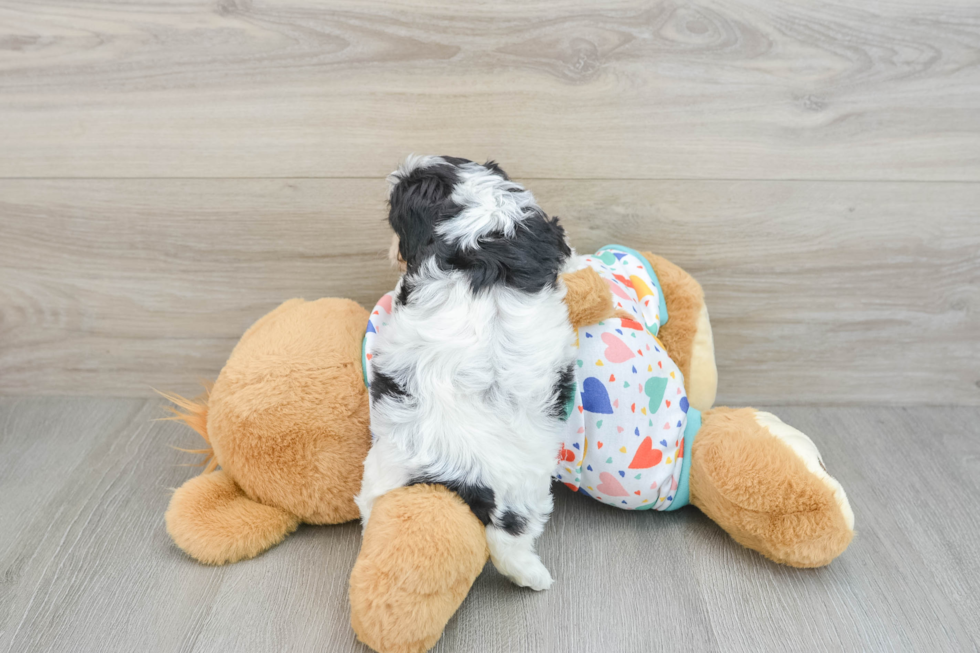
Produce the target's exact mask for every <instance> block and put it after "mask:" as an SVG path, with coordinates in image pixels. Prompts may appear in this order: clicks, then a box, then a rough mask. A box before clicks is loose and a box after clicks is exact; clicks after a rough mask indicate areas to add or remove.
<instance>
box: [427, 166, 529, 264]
mask: <svg viewBox="0 0 980 653" xmlns="http://www.w3.org/2000/svg"><path fill="white" fill-rule="evenodd" d="M456 174H457V176H458V177H459V183H457V184H456V186H455V188H454V189H453V194H452V200H453V202H455V203H456V204H458V205H460V206H461V207H463V210H462V211H460V213H459V215H457V216H456V217H454V218H453V219H452V220H447V221H446V222H444V223H443V224H441V225H439V227H438V228H437V229H436V233H438V234H439V235H440V236H442V237H443V238H444V239H445V240H446V241H447V242H450V243H455V244H458V245H459V246H460V247H462V248H464V249H466V248H469V249H476V247H477V241H478V240H479V239H480V238H481V237H482V236H485V235H487V234H490V233H494V232H501V233H503V234H504V236H506V237H508V238H509V237H511V236H513V235H514V230H515V229H516V228H517V225H518V224H520V222H521V221H522V220H523V219H524V217H525V216H526V215H527V214H528V211H529V210H530V209H532V208H536V206H537V205H536V204H535V203H534V196H533V195H531V193H530V191H527V190H524V188H523V187H522V186H521V185H520V184H516V183H514V182H512V181H508V180H506V179H504V178H503V177H501V176H500V175H499V174H496V173H494V172H493V171H491V170H488V169H487V168H484V167H483V166H481V165H480V164H478V163H466V164H463V165H461V166H459V167H458V168H457V169H456Z"/></svg>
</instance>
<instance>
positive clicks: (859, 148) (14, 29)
mask: <svg viewBox="0 0 980 653" xmlns="http://www.w3.org/2000/svg"><path fill="white" fill-rule="evenodd" d="M978 49H980V7H978V5H977V3H976V2H974V1H971V0H934V1H930V2H928V3H922V2H918V3H916V2H906V1H904V0H886V1H882V2H874V3H853V2H844V1H838V2H833V3H827V2H823V1H821V0H805V1H801V2H792V3H772V2H768V1H767V0H746V1H742V2H735V1H731V0H719V1H712V0H699V1H697V2H690V3H687V2H685V3H681V2H673V1H666V2H643V1H639V0H616V1H614V2H604V3H601V4H596V3H590V2H585V1H584V0H567V1H566V2H562V3H553V2H537V1H536V2H508V3H506V5H504V6H501V5H500V4H495V3H463V4H461V3H458V2H455V1H453V0H430V1H428V2H425V3H407V2H398V1H395V2H391V1H388V0H372V1H369V2H359V3H356V5H355V4H351V3H348V2H341V1H339V0H330V1H328V2H316V3H314V2H309V1H307V0H286V1H285V2H272V1H270V0H155V1H154V2H140V3H119V2H115V1H113V0H92V1H91V2H86V3H84V4H82V5H80V4H78V3H76V2H72V1H71V0H47V1H45V2H43V3H40V2H37V0H5V1H4V2H3V3H2V4H0V143H2V144H3V156H2V157H0V176H2V177H69V176H70V177H239V176H248V177H298V176H313V177H337V176H342V177H349V176H372V177H379V176H381V175H384V174H386V173H387V172H388V171H389V170H390V169H391V168H392V167H393V166H394V165H395V163H396V162H397V161H399V160H400V159H401V158H402V157H403V156H404V155H405V154H406V153H408V152H411V151H420V152H439V153H442V152H445V153H452V154H456V155H461V156H468V157H486V156H492V157H495V158H498V159H500V160H502V161H505V162H508V165H509V166H510V167H511V171H512V172H513V173H515V174H517V175H518V176H522V177H525V178H534V177H537V178H643V179H650V178H724V179H732V178H738V179H892V180H904V179H917V180H973V181H977V180H980V66H978V65H977V63H978V57H977V52H978Z"/></svg>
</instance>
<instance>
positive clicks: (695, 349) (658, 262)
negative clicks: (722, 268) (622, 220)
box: [642, 252, 718, 410]
mask: <svg viewBox="0 0 980 653" xmlns="http://www.w3.org/2000/svg"><path fill="white" fill-rule="evenodd" d="M642 254H643V256H644V257H645V258H646V259H647V260H648V261H649V262H650V265H652V266H653V270H654V272H656V274H657V280H658V281H659V282H660V288H661V289H662V290H663V293H664V301H665V303H666V304H667V322H666V323H665V324H664V325H663V326H662V327H660V332H659V333H658V334H657V335H658V337H659V338H660V340H661V341H662V342H663V344H664V346H665V347H666V348H667V353H669V354H670V357H671V359H673V361H674V362H675V363H677V367H679V368H680V370H681V374H683V375H684V385H685V387H686V389H687V397H688V400H689V401H690V402H691V405H692V406H694V407H695V408H697V409H698V410H707V409H709V408H711V406H712V405H713V404H714V402H715V393H716V391H717V389H718V371H717V368H716V367H715V345H714V338H713V336H712V333H711V322H710V320H709V319H708V308H707V306H706V305H705V302H704V292H703V291H702V290H701V285H700V284H699V283H698V282H697V281H695V280H694V277H692V276H691V275H690V274H688V273H687V272H685V271H684V270H683V269H682V268H680V267H679V266H677V265H674V264H673V263H671V262H670V261H668V260H667V259H665V258H664V257H662V256H657V255H656V254H651V253H649V252H643V253H642Z"/></svg>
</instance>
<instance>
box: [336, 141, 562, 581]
mask: <svg viewBox="0 0 980 653" xmlns="http://www.w3.org/2000/svg"><path fill="white" fill-rule="evenodd" d="M391 184H392V185H391V193H390V204H391V210H390V214H389V223H390V224H391V226H392V228H393V229H394V231H395V233H396V234H397V236H398V242H399V245H398V249H399V254H400V256H401V258H402V259H403V260H404V261H405V264H406V272H405V274H404V275H403V276H402V278H401V280H400V281H399V283H398V286H397V288H396V292H395V298H396V299H395V302H394V306H393V309H392V314H391V317H390V318H389V319H388V325H387V326H386V328H385V329H383V330H382V331H381V332H380V333H379V335H378V339H377V341H376V346H375V348H374V350H373V359H372V376H371V398H372V403H371V429H372V432H373V434H374V436H375V440H374V442H373V444H372V447H371V451H370V452H369V453H368V457H367V459H366V460H365V462H364V481H363V483H362V485H361V491H360V493H359V494H358V496H357V499H356V501H357V504H358V506H359V508H360V510H361V519H362V521H363V523H364V524H368V523H369V520H370V517H371V510H372V506H373V503H374V501H375V500H376V499H377V498H378V497H380V496H382V495H384V494H385V493H388V492H390V491H392V490H394V489H395V488H398V487H403V486H406V485H411V484H413V483H418V482H426V483H442V484H444V485H446V486H447V487H449V488H451V489H453V490H455V491H456V492H457V494H458V495H459V496H460V497H462V498H463V500H464V501H466V502H467V503H468V504H469V506H470V508H471V509H472V510H473V512H474V514H476V515H477V516H478V517H479V518H480V519H481V521H483V522H484V523H485V524H486V527H487V529H486V535H487V543H488V545H489V547H490V553H491V556H492V559H493V562H494V564H495V565H496V567H497V568H498V569H499V570H500V571H501V572H502V573H503V574H505V575H506V576H508V577H509V578H510V579H511V580H513V581H514V582H515V583H517V584H519V585H523V586H526V587H532V588H534V589H539V590H540V589H545V588H547V587H548V586H549V585H550V584H551V582H552V579H551V575H550V574H549V573H548V571H547V569H545V568H544V565H542V564H541V561H540V560H539V559H538V557H537V554H536V553H535V552H534V541H535V539H536V538H537V537H538V535H540V533H541V531H542V530H543V528H544V524H545V521H546V520H547V518H548V516H549V515H550V513H551V506H552V498H551V473H552V471H553V469H554V465H555V460H556V459H557V456H558V450H559V447H560V442H559V433H560V431H561V429H562V426H563V423H562V421H561V419H562V417H563V409H564V405H565V403H566V401H567V399H568V393H569V391H570V390H569V388H570V386H571V378H570V373H569V372H568V370H569V367H570V366H571V365H572V363H573V361H574V357H575V352H574V349H573V348H572V344H573V341H574V333H573V331H572V328H571V325H570V323H569V320H568V312H567V308H566V305H565V303H564V302H563V301H562V300H563V297H564V293H565V290H564V287H563V285H562V284H561V283H560V282H559V279H558V275H559V272H560V271H561V269H562V267H563V266H564V264H565V261H566V260H567V259H568V257H569V256H570V255H571V250H570V248H569V247H568V245H567V244H566V243H565V237H564V231H563V230H562V229H561V227H559V226H558V224H557V221H556V220H551V219H549V218H548V217H547V216H546V215H545V214H544V212H543V211H542V210H541V209H540V208H538V206H537V205H536V204H535V202H534V197H533V196H532V195H531V193H529V192H528V191H526V190H524V189H523V188H522V187H521V186H520V185H518V184H516V183H514V182H512V181H510V180H509V179H508V177H507V175H506V173H504V172H503V171H502V170H500V169H499V167H497V166H496V165H495V164H492V163H488V164H485V165H480V164H477V163H473V162H471V161H466V160H465V159H458V158H453V157H410V158H409V160H408V161H406V162H405V164H404V165H403V166H402V167H401V168H400V169H399V170H397V171H396V172H395V173H393V174H392V175H391Z"/></svg>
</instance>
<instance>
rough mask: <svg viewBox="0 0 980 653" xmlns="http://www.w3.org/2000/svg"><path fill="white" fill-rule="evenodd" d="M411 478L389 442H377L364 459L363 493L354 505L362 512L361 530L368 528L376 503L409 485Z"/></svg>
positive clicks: (361, 492) (360, 493) (359, 493)
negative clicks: (393, 491)
mask: <svg viewBox="0 0 980 653" xmlns="http://www.w3.org/2000/svg"><path fill="white" fill-rule="evenodd" d="M410 476H411V475H410V474H409V472H408V470H407V469H406V468H405V467H404V466H403V465H401V464H400V463H399V462H398V456H397V454H395V455H393V452H392V451H391V450H390V446H389V445H388V444H387V442H386V441H384V440H375V442H374V444H373V445H372V446H371V449H370V450H369V451H368V455H367V457H366V458H365V459H364V477H363V478H362V479H361V491H360V492H358V493H357V496H356V497H354V503H356V504H357V507H358V509H359V510H360V512H361V528H367V523H368V520H369V519H370V518H371V509H372V508H373V507H374V502H375V501H376V500H377V499H379V498H381V497H382V496H384V495H385V494H387V493H388V492H391V491H392V490H395V489H397V488H400V487H402V486H405V485H407V484H408V482H409V478H410Z"/></svg>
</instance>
